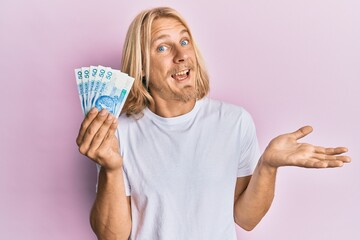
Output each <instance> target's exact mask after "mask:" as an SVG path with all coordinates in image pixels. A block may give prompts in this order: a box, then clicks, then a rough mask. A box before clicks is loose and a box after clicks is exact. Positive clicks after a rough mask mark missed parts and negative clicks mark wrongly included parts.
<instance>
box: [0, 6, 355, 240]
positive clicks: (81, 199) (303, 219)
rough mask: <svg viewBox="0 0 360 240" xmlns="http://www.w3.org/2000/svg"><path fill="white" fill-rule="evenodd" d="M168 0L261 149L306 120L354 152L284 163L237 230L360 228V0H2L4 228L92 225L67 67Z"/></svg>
mask: <svg viewBox="0 0 360 240" xmlns="http://www.w3.org/2000/svg"><path fill="white" fill-rule="evenodd" d="M162 5H167V6H172V7H174V8H176V9H178V10H179V11H180V12H181V13H182V14H183V15H184V17H185V18H186V19H187V20H188V22H189V24H190V26H191V27H192V30H193V33H194V35H195V37H196V39H197V41H198V43H199V45H200V48H201V50H202V53H203V55H204V56H205V59H206V62H207V66H208V69H209V72H210V75H211V86H212V90H211V94H210V95H211V96H212V97H214V98H218V99H223V100H226V101H228V102H232V103H236V104H239V105H242V106H244V107H245V108H246V109H247V110H248V111H249V112H250V113H251V114H252V115H253V117H254V120H255V122H256V126H257V130H258V137H259V141H260V145H261V148H262V149H264V148H265V147H266V144H267V143H268V142H269V141H270V139H271V138H273V137H275V136H276V135H278V134H281V133H285V132H289V131H294V130H296V129H297V128H299V127H301V126H303V125H306V124H311V125H312V126H313V127H314V129H315V131H314V133H313V134H312V135H311V136H309V137H307V138H306V139H305V140H304V141H310V142H312V143H314V144H318V145H325V146H337V145H345V146H347V147H349V149H350V152H349V154H350V155H351V156H352V157H353V163H352V164H351V165H347V166H345V167H343V168H341V169H329V170H307V169H299V168H283V169H280V171H279V174H278V179H277V189H276V197H275V201H274V204H273V206H272V208H271V210H270V211H269V213H268V214H267V215H266V217H265V218H264V219H263V221H262V222H261V223H260V224H259V225H258V227H257V228H256V229H255V230H253V232H250V233H249V232H245V231H243V230H241V229H240V228H238V236H239V239H244V240H255V239H269V240H274V239H276V240H289V239H291V240H303V239H327V240H338V239H347V240H356V239H360V233H359V227H360V224H359V221H358V219H359V216H360V207H359V203H360V174H359V166H360V164H359V161H358V160H359V157H360V151H359V146H360V141H359V134H360V127H359V125H360V124H359V123H360V98H359V94H358V92H359V90H360V84H359V81H360V47H359V46H360V44H359V43H360V27H359V26H360V14H359V13H360V2H359V1H358V0H352V1H351V0H343V1H335V0H311V1H310V0H301V1H300V0H297V1H279V0H275V1H266V0H262V1H234V0H232V1H226V0H225V1H213V2H211V1H196V2H195V1H190V0H183V1H178V2H175V1H165V0H162V1H151V2H150V1H148V0H142V1H140V0H137V1H124V0H116V1H115V0H114V1H93V0H91V1H89V0H87V1H85V0H80V1H69V0H67V1H66V0H53V1H40V0H31V1H25V0H23V1H17V0H5V1H2V2H1V6H0V30H1V38H0V69H1V72H0V74H1V83H2V87H1V94H0V99H1V103H2V104H1V105H2V113H1V117H0V126H1V135H0V136H1V151H0V160H1V174H0V194H1V197H0V239H15V240H20V239H36V240H45V239H46V240H47V239H52V240H58V239H59V240H60V239H62V240H63V239H95V236H94V235H93V234H92V231H91V229H90V226H89V221H88V216H89V209H90V207H91V204H92V202H93V200H94V196H95V183H96V170H95V166H94V164H93V163H92V162H90V161H89V160H87V159H86V158H85V157H82V156H81V155H80V154H79V153H78V150H77V147H76V144H75V137H76V135H77V131H78V128H79V124H80V122H81V121H82V113H81V109H80V102H79V98H78V96H77V91H76V85H75V79H74V73H73V69H74V68H76V67H80V66H88V65H90V64H102V65H106V66H111V67H113V68H118V67H119V65H120V56H121V50H122V44H123V41H124V35H125V33H126V30H127V27H128V25H129V24H130V21H131V19H132V18H133V17H134V16H135V15H136V14H137V13H138V12H139V11H140V10H142V9H144V8H149V7H153V6H162ZM174 239H175V238H174Z"/></svg>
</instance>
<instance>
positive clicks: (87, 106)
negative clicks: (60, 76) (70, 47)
mask: <svg viewBox="0 0 360 240" xmlns="http://www.w3.org/2000/svg"><path fill="white" fill-rule="evenodd" d="M81 71H82V77H83V86H84V95H85V112H86V113H87V112H89V111H90V103H89V78H90V74H89V73H90V68H89V67H82V68H81Z"/></svg>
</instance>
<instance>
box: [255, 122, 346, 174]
mask: <svg viewBox="0 0 360 240" xmlns="http://www.w3.org/2000/svg"><path fill="white" fill-rule="evenodd" d="M312 130H313V129H312V127H310V126H305V127H302V128H300V129H299V130H297V131H295V132H293V133H287V134H283V135H280V136H278V137H276V138H274V139H273V140H271V142H270V143H269V145H268V146H267V148H266V149H265V151H264V154H263V156H262V158H263V163H265V164H266V165H268V166H270V167H274V168H277V167H281V166H298V167H305V168H327V167H341V166H343V165H344V163H349V162H351V158H350V157H348V156H340V154H342V153H345V152H347V151H348V150H347V148H345V147H336V148H325V147H320V146H314V145H311V144H308V143H299V142H297V140H299V139H300V138H303V137H305V136H306V135H308V134H309V133H311V132H312Z"/></svg>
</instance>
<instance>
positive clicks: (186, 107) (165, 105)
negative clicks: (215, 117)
mask: <svg viewBox="0 0 360 240" xmlns="http://www.w3.org/2000/svg"><path fill="white" fill-rule="evenodd" d="M195 102H196V100H195V99H192V100H189V101H187V102H183V101H178V100H164V99H161V98H156V97H154V103H153V104H151V105H150V106H149V109H150V110H151V111H152V112H153V113H155V114H156V115H158V116H160V117H165V118H170V117H177V116H180V115H184V114H186V113H188V112H190V111H191V110H192V109H193V108H194V106H195Z"/></svg>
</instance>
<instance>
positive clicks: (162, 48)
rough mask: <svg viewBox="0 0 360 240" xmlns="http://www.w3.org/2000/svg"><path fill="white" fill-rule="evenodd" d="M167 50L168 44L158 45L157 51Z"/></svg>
mask: <svg viewBox="0 0 360 240" xmlns="http://www.w3.org/2000/svg"><path fill="white" fill-rule="evenodd" d="M166 50H167V47H166V46H160V47H158V49H157V51H158V52H165V51H166Z"/></svg>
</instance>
